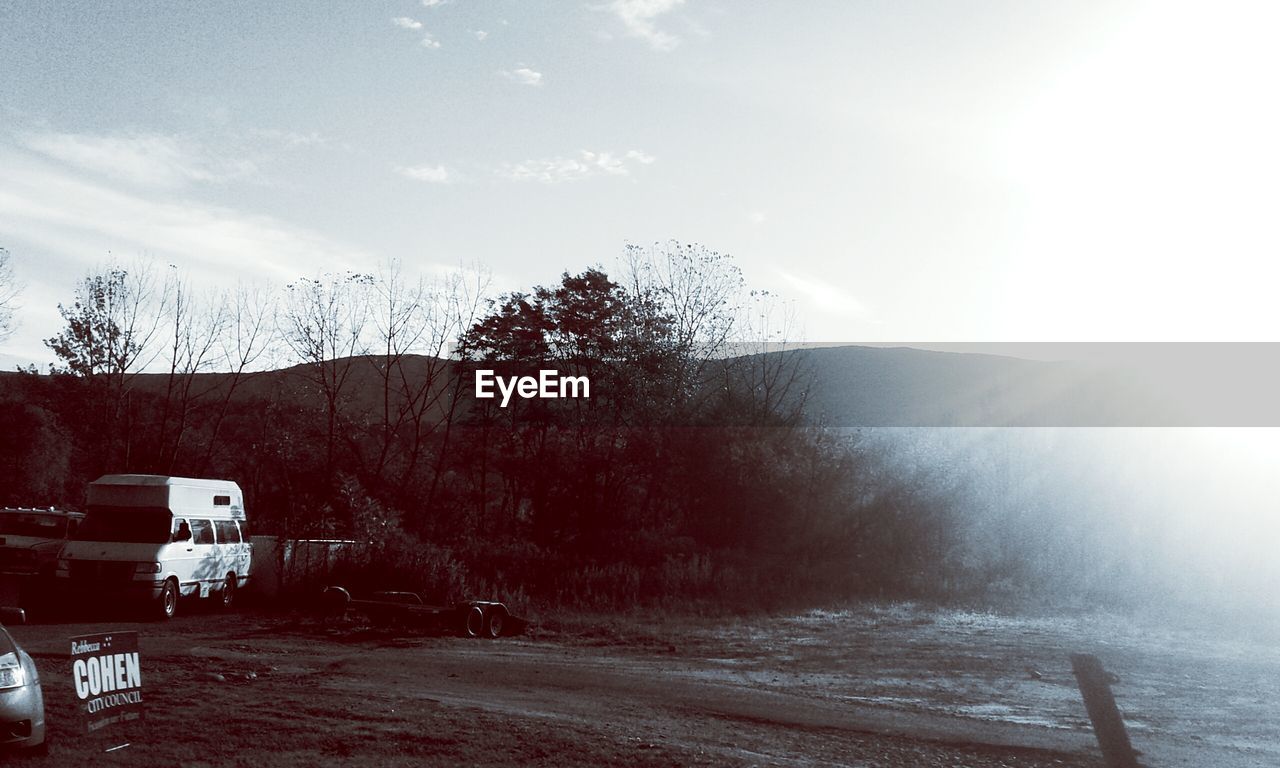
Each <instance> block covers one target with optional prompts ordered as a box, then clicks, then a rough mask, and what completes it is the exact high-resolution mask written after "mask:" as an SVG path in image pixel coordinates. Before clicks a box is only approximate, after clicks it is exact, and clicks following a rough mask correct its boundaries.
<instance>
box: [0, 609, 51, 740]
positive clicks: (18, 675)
mask: <svg viewBox="0 0 1280 768" xmlns="http://www.w3.org/2000/svg"><path fill="white" fill-rule="evenodd" d="M25 618H26V617H25V615H24V614H23V612H22V611H21V610H20V609H16V608H5V609H0V619H3V621H4V622H5V623H6V624H21V623H22V622H23V621H25ZM44 745H45V727H44V692H43V691H42V690H41V688H40V674H39V673H38V672H37V671H36V665H35V662H33V661H32V660H31V656H29V655H28V654H27V652H26V651H24V650H22V647H21V646H19V645H18V643H17V641H15V640H14V639H13V636H12V635H10V634H9V632H8V631H7V630H6V629H5V628H4V627H3V626H0V746H3V747H38V748H42V747H44Z"/></svg>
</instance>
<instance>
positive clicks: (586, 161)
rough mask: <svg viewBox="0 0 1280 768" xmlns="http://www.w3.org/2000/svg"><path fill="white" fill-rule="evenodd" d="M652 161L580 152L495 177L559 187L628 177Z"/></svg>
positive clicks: (504, 171)
mask: <svg viewBox="0 0 1280 768" xmlns="http://www.w3.org/2000/svg"><path fill="white" fill-rule="evenodd" d="M653 161H654V158H653V157H652V156H651V155H646V154H644V153H643V152H639V151H638V150H631V151H630V152H627V153H626V154H625V155H622V156H618V155H615V154H613V153H611V152H592V151H590V150H586V149H583V150H580V151H579V152H578V154H577V156H575V157H551V158H543V159H537V160H526V161H524V162H522V163H516V164H515V165H505V166H503V167H502V168H501V169H499V170H498V176H499V177H501V178H504V179H510V180H512V181H540V182H542V183H544V184H558V183H561V182H565V181H578V180H580V179H589V178H592V177H595V176H630V175H631V170H632V167H633V165H634V164H635V163H640V164H643V165H648V164H650V163H652V162H653Z"/></svg>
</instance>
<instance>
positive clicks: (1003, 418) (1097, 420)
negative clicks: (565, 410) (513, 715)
mask: <svg viewBox="0 0 1280 768" xmlns="http://www.w3.org/2000/svg"><path fill="white" fill-rule="evenodd" d="M1185 346H1186V347H1187V348H1191V349H1192V351H1193V352H1194V351H1195V348H1197V347H1199V348H1202V349H1203V351H1204V354H1203V355H1202V357H1203V359H1195V358H1194V357H1188V358H1187V359H1186V360H1185V361H1182V362H1181V363H1179V366H1178V367H1176V368H1167V369H1163V373H1161V369H1156V370H1154V371H1153V370H1146V371H1145V374H1146V375H1143V376H1134V375H1132V372H1126V371H1125V370H1124V369H1122V368H1117V367H1114V366H1109V367H1104V366H1101V365H1098V364H1093V363H1079V362H1046V361H1039V360H1026V359H1020V358H1016V357H1005V356H1000V355H991V354H977V353H968V352H963V353H962V352H938V351H929V350H922V349H915V348H910V347H862V346H837V347H814V348H805V349H800V350H793V351H787V352H770V353H767V354H766V355H764V356H755V357H754V359H753V362H755V363H757V364H759V363H760V362H763V361H767V362H770V363H778V362H781V361H785V362H786V364H788V365H796V366H797V367H798V370H800V371H802V372H803V374H804V376H805V379H804V381H805V382H806V386H805V391H804V396H805V417H806V420H807V421H808V422H809V423H813V424H823V425H827V426H835V427H857V426H868V427H872V426H903V427H915V426H942V427H952V426H955V427H973V426H992V427H1005V426H1168V425H1180V426H1208V425H1214V426H1268V425H1270V426H1280V405H1277V404H1276V403H1275V402H1273V401H1274V400H1275V398H1273V397H1272V396H1271V395H1272V393H1274V392H1276V391H1280V365H1273V364H1272V363H1271V359H1270V358H1271V357H1274V356H1275V354H1274V353H1275V352H1276V351H1277V348H1280V345H1240V347H1239V349H1236V350H1234V351H1233V352H1232V354H1233V355H1234V357H1231V358H1229V359H1223V358H1222V356H1221V355H1220V354H1219V351H1220V350H1221V349H1222V348H1224V347H1230V346H1231V345H1185ZM1181 348H1182V347H1181V346H1180V347H1179V349H1181ZM1259 351H1261V352H1262V353H1263V354H1259ZM1213 355H1217V357H1214V356H1213ZM350 362H351V363H352V366H351V373H350V379H349V381H348V384H347V387H346V393H347V396H348V398H349V400H348V402H349V404H350V405H354V406H356V407H357V409H362V408H364V409H374V408H378V407H380V403H381V387H382V381H381V377H380V376H379V374H378V371H379V366H380V365H381V361H380V358H378V357H376V356H373V357H363V358H355V359H352V360H351V361H350ZM437 362H438V361H437ZM428 363H429V359H428V358H424V357H411V358H409V359H407V360H406V362H405V371H406V372H407V374H408V376H409V378H410V379H411V380H417V379H421V378H422V377H424V376H425V375H426V371H427V368H428ZM445 365H446V368H445V371H446V372H451V371H452V369H453V365H452V364H449V363H446V364H445ZM1273 369H1274V370H1273ZM15 375H17V374H12V373H10V374H0V378H3V377H8V376H15ZM166 381H167V378H166V376H165V374H145V375H141V376H139V377H138V378H137V379H136V383H135V386H137V387H139V388H140V389H144V390H150V391H153V392H161V393H162V392H163V391H164V388H165V386H166ZM229 383H230V376H229V375H227V374H200V375H199V376H198V377H197V379H196V382H195V386H194V388H193V391H195V392H202V393H206V394H205V397H206V398H207V397H213V398H217V397H218V396H219V394H220V393H221V392H225V387H227V386H228V385H229ZM318 396H319V392H318V390H317V388H316V387H315V385H314V383H312V382H311V381H310V379H309V377H308V372H307V370H306V369H305V367H304V366H301V365H296V366H292V367H289V368H284V369H280V370H275V371H266V372H261V373H255V374H252V375H249V376H247V378H244V379H243V380H242V381H241V382H240V384H239V386H238V388H237V390H236V399H237V400H239V399H258V398H265V397H270V398H278V399H281V400H283V401H285V402H288V403H290V404H293V405H303V404H306V403H310V404H312V405H314V406H316V407H319V406H321V405H322V402H321V401H320V400H318V399H316V398H317V397H318Z"/></svg>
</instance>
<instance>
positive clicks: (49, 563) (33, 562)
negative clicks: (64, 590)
mask: <svg viewBox="0 0 1280 768" xmlns="http://www.w3.org/2000/svg"><path fill="white" fill-rule="evenodd" d="M83 519H84V515H83V514H82V513H80V512H67V511H65V510H59V509H53V508H49V509H25V508H16V507H6V508H4V509H0V574H5V575H11V576H43V577H45V578H52V577H53V574H54V569H55V568H56V567H57V564H58V551H59V550H61V549H62V545H63V544H65V543H66V542H67V539H68V538H70V536H71V534H73V533H75V530H76V526H78V525H79V524H80V521H81V520H83Z"/></svg>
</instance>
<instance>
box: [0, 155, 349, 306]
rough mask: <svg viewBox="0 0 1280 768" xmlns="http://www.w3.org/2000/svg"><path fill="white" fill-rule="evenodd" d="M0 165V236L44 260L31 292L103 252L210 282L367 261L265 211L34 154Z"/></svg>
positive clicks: (4, 158) (70, 275)
mask: <svg viewBox="0 0 1280 768" xmlns="http://www.w3.org/2000/svg"><path fill="white" fill-rule="evenodd" d="M0 167H3V168H4V169H5V183H4V184H3V185H0V235H3V236H4V238H5V240H6V241H8V242H20V243H23V247H22V250H24V251H31V250H38V251H39V252H43V253H44V254H46V255H47V257H48V259H49V261H48V263H47V264H46V265H45V266H44V267H43V268H42V269H40V270H39V271H38V272H37V273H33V274H32V275H31V276H30V281H31V283H32V288H33V289H34V288H35V287H36V286H35V283H36V282H37V281H39V282H41V283H44V284H48V283H51V282H57V281H62V282H61V283H60V284H59V285H58V286H56V287H57V288H58V292H59V293H61V292H63V291H64V288H65V287H66V286H70V284H71V281H72V280H74V279H75V278H76V277H78V276H79V274H78V273H80V272H82V271H83V270H84V269H87V268H89V267H91V266H93V264H94V263H95V262H96V261H98V260H100V259H102V258H103V257H104V256H105V255H106V254H107V253H108V252H113V253H118V254H122V255H126V256H128V255H131V254H146V256H147V258H148V260H153V261H156V262H157V263H167V262H165V261H162V260H169V261H173V262H181V263H183V264H184V265H186V266H187V267H189V268H191V269H193V270H194V272H195V273H194V274H193V275H192V277H193V278H198V279H201V280H207V281H208V282H209V283H210V284H222V283H225V282H226V280H227V279H228V277H229V276H235V275H239V274H244V275H253V274H264V273H265V274H270V275H273V276H274V277H276V278H279V279H291V278H294V277H297V276H298V275H303V274H312V273H314V272H316V271H317V269H319V270H338V271H340V270H343V269H350V268H353V267H355V266H357V265H359V264H362V263H367V262H368V260H369V259H370V258H371V256H370V254H369V253H367V252H365V251H363V250H360V249H356V248H352V247H349V246H346V245H344V244H342V243H338V242H335V241H333V240H331V239H329V238H328V237H326V236H324V235H322V234H320V233H317V232H315V231H312V230H309V229H306V228H304V227H299V226H296V225H293V224H290V223H288V222H285V221H282V220H280V219H277V218H274V217H271V216H265V215H260V214H253V213H248V212H245V211H241V210H236V209H234V208H229V207H225V206H219V205H211V204H207V203H204V202H200V201H197V200H193V199H190V198H188V197H186V196H183V195H175V194H174V193H173V191H172V190H169V189H155V188H152V189H141V190H132V191H124V190H121V189H118V188H115V187H113V186H112V185H110V184H109V183H103V182H102V181H101V180H99V179H96V178H93V177H90V176H87V175H86V174H85V173H84V172H83V171H78V170H77V169H68V168H65V167H61V166H57V165H54V164H52V163H50V162H48V161H45V160H40V159H37V158H36V157H34V156H32V155H26V154H19V153H16V152H12V151H6V150H3V149H0ZM15 250H17V249H16V248H15ZM64 284H65V285H64ZM65 292H67V293H69V290H66V291H65ZM41 330H45V329H41Z"/></svg>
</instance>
